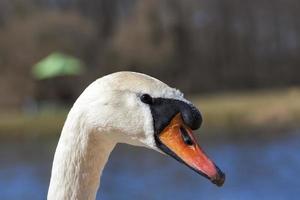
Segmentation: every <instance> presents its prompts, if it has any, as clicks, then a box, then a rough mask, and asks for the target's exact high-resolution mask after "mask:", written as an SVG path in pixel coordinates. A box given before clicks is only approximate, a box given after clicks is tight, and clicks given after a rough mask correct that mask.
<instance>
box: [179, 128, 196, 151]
mask: <svg viewBox="0 0 300 200" xmlns="http://www.w3.org/2000/svg"><path fill="white" fill-rule="evenodd" d="M180 132H181V136H182V139H183V141H184V143H185V144H187V145H189V146H192V145H193V144H194V142H193V140H192V138H191V137H190V135H189V134H188V132H187V131H186V129H185V128H184V127H182V126H181V127H180Z"/></svg>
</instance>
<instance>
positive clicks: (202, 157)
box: [156, 113, 225, 186]
mask: <svg viewBox="0 0 300 200" xmlns="http://www.w3.org/2000/svg"><path fill="white" fill-rule="evenodd" d="M156 139H157V140H159V141H158V142H159V143H161V144H162V145H161V147H160V148H161V149H162V150H163V151H164V152H165V153H167V154H169V155H171V156H172V157H174V158H175V159H176V160H178V161H180V162H182V163H184V164H185V165H187V166H188V167H190V168H191V169H193V170H194V171H196V172H197V173H199V174H201V175H203V176H204V177H206V178H208V179H210V180H211V181H212V182H213V183H214V184H216V185H217V186H222V185H223V183H224V181H225V174H224V173H223V172H222V171H221V170H220V169H219V168H218V167H217V166H216V165H215V164H214V163H213V162H212V161H211V160H210V159H209V158H208V157H207V156H206V154H205V153H204V151H203V150H202V149H201V148H200V147H199V145H198V144H197V141H196V139H195V137H194V136H193V134H192V130H191V129H190V128H189V127H187V126H186V125H185V124H184V122H183V120H182V118H181V114H180V113H179V114H177V115H176V116H175V117H174V118H173V119H172V120H171V122H170V124H169V125H168V126H167V127H166V128H165V129H164V130H163V131H162V132H161V133H160V134H159V135H158V137H157V138H156Z"/></svg>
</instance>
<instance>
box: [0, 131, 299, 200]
mask: <svg viewBox="0 0 300 200" xmlns="http://www.w3.org/2000/svg"><path fill="white" fill-rule="evenodd" d="M200 143H203V144H204V145H202V146H203V148H204V149H205V150H206V152H207V154H209V155H210V157H211V158H213V160H215V162H216V163H217V164H218V166H219V167H220V168H221V169H222V170H223V171H224V172H225V173H226V178H227V179H226V182H225V185H224V186H223V187H221V188H218V187H216V186H215V185H213V184H211V183H210V182H209V181H208V180H206V179H205V178H203V177H201V176H200V175H198V174H196V173H195V172H193V171H192V170H190V169H188V168H187V167H186V166H183V165H181V164H179V163H178V162H177V161H175V160H174V159H172V158H170V157H167V156H164V155H160V154H159V153H157V152H154V151H151V150H147V149H144V148H137V147H130V146H127V145H119V146H118V147H117V148H116V149H115V150H114V151H113V153H112V155H111V157H110V160H109V163H108V164H107V166H106V168H105V170H104V174H103V177H102V180H101V190H100V191H99V192H98V195H97V199H102V200H111V199H143V200H148V199H149V200H150V199H151V200H153V199H154V200H155V199H157V200H159V199H164V200H165V199H172V200H177V199H178V200H185V199H206V200H209V199H213V200H218V199H222V200H235V199H242V200H247V199H249V200H250V199H251V200H252V199H266V200H267V199H275V200H277V199H278V200H279V199H295V200H296V199H298V197H299V195H300V179H299V174H300V152H299V150H300V134H287V136H281V137H280V138H276V139H263V138H254V137H248V138H245V139H239V140H236V139H234V140H230V139H226V140H219V141H215V142H213V141H211V140H209V141H202V142H200ZM0 144H1V146H0V199H1V200H15V199H18V200H19V199H45V197H46V194H47V188H48V184H49V178H50V170H51V162H52V157H53V153H54V150H55V145H56V141H47V142H45V141H43V142H42V141H40V140H33V141H30V142H28V141H27V142H24V141H10V142H5V143H4V142H2V143H0Z"/></svg>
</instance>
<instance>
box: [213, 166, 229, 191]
mask: <svg viewBox="0 0 300 200" xmlns="http://www.w3.org/2000/svg"><path fill="white" fill-rule="evenodd" d="M217 171H218V174H217V176H215V177H214V178H212V179H211V182H212V183H213V184H215V185H217V186H218V187H221V186H223V184H224V182H225V177H226V176H225V174H224V173H223V172H222V171H221V170H220V169H219V168H218V167H217Z"/></svg>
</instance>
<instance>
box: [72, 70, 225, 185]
mask: <svg viewBox="0 0 300 200" xmlns="http://www.w3.org/2000/svg"><path fill="white" fill-rule="evenodd" d="M71 112H77V113H78V115H79V116H80V117H81V121H82V122H81V123H84V124H85V126H87V127H88V128H89V129H91V130H92V131H91V132H93V133H96V134H105V135H107V136H108V138H111V140H113V142H115V143H129V144H133V145H140V146H145V147H148V148H151V149H154V150H157V151H159V152H163V153H165V154H168V155H170V156H172V157H174V158H175V159H176V160H178V161H180V162H182V163H183V164H185V165H187V166H188V167H190V168H191V169H193V170H194V171H196V172H198V173H199V174H201V175H203V176H205V177H206V178H209V179H210V180H211V181H212V182H213V183H215V184H216V185H218V186H220V185H222V184H223V182H224V180H225V176H224V174H223V173H222V172H221V171H220V170H219V168H218V167H217V166H216V165H215V164H214V163H213V162H212V161H211V160H210V159H209V158H208V157H207V156H206V155H205V154H204V152H203V151H202V150H201V148H200V147H199V146H198V144H197V143H196V140H195V138H194V136H193V134H192V130H195V129H198V128H199V127H200V125H201V122H202V118H201V114H200V112H199V111H198V110H197V109H196V108H195V107H194V106H193V105H192V104H191V103H190V102H189V101H188V100H186V99H185V98H184V96H183V94H182V93H181V92H180V91H179V90H177V89H174V88H171V87H169V86H168V85H166V84H165V83H163V82H161V81H159V80H157V79H155V78H152V77H150V76H147V75H144V74H140V73H135V72H117V73H114V74H110V75H107V76H104V77H102V78H100V79H98V80H96V81H95V82H93V83H92V84H91V85H90V86H88V87H87V89H86V90H85V91H84V92H83V93H82V94H81V96H80V97H79V98H78V99H77V101H76V102H75V104H74V107H73V109H72V111H71Z"/></svg>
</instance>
